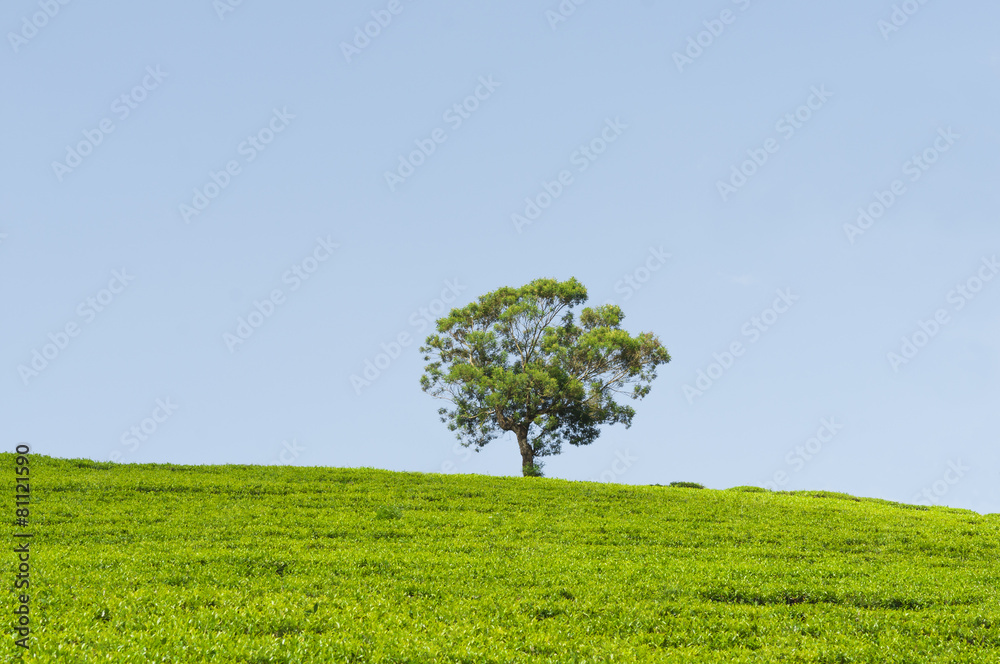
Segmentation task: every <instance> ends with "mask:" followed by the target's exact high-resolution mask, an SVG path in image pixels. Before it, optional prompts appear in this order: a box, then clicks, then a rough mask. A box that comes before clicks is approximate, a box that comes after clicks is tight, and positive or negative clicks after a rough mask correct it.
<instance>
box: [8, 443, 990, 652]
mask: <svg viewBox="0 0 1000 664" xmlns="http://www.w3.org/2000/svg"><path fill="white" fill-rule="evenodd" d="M0 456H2V458H3V464H4V466H3V467H5V468H8V469H11V468H13V463H14V461H13V455H11V454H4V455H0ZM31 463H32V466H31V482H32V484H31V495H32V502H33V504H32V508H31V509H32V513H31V525H30V526H29V527H28V528H27V530H28V531H29V532H33V533H34V535H35V536H34V538H33V540H32V541H31V584H32V586H31V601H30V604H31V610H32V614H31V619H32V626H33V633H32V635H31V641H30V644H31V648H30V650H28V651H27V652H26V653H25V654H24V656H23V661H25V662H60V663H61V664H72V663H76V662H88V663H93V662H115V663H116V664H121V663H125V662H142V663H144V664H145V663H147V662H220V663H222V662H224V663H225V664H234V663H237V662H252V663H263V662H284V663H291V662H365V663H369V662H370V663H375V662H385V663H390V662H391V663H393V664H396V663H401V662H435V663H437V662H468V663H473V662H475V663H480V662H497V663H504V664H507V663H510V662H581V663H582V662H678V663H680V662H684V663H691V662H824V663H833V662H913V663H914V664H916V663H920V664H924V663H926V662H984V663H985V662H1000V604H998V600H1000V591H998V588H1000V515H987V516H980V515H977V514H975V513H973V512H969V511H965V510H955V509H946V508H925V507H916V506H910V505H901V504H895V503H889V502H886V501H880V500H874V499H858V498H854V497H851V496H846V495H842V494H829V493H818V492H813V493H808V492H800V493H797V494H777V493H770V492H765V491H763V490H760V489H756V490H754V489H752V488H749V487H745V488H736V489H729V490H726V491H712V490H699V489H685V488H670V487H655V486H652V487H634V486H621V485H604V484H595V483H588V482H569V481H563V480H555V479H542V478H497V477H484V476H474V475H433V474H419V473H393V472H386V471H379V470H370V469H337V468H292V467H262V466H170V465H141V466H132V465H124V466H123V465H115V464H104V463H95V462H91V461H79V460H60V459H52V458H48V457H41V456H32V457H31ZM8 472H10V473H11V474H13V471H12V470H8ZM8 490H9V491H11V494H10V495H12V494H13V490H12V489H8ZM7 503H8V505H10V504H11V503H12V500H7ZM8 509H10V510H11V512H12V510H13V508H12V507H8ZM11 518H13V514H11ZM16 530H18V529H14V531H16ZM7 551H8V553H6V554H4V555H3V556H2V567H3V574H4V576H3V583H4V584H5V585H6V587H7V588H8V592H7V594H6V599H5V601H6V602H7V606H6V607H5V615H7V616H8V617H9V616H11V615H12V613H11V611H12V610H13V607H14V606H15V604H14V599H13V591H12V590H11V583H12V579H13V578H14V576H15V574H16V571H15V570H16V567H17V560H16V554H13V553H11V552H10V551H11V547H8V548H7ZM7 624H8V625H10V624H11V621H10V620H9V619H8V620H7ZM14 638H15V637H14V636H13V632H12V628H10V627H8V629H7V642H6V643H4V644H3V646H2V647H0V652H2V653H3V654H4V657H5V661H10V657H11V656H12V655H11V654H12V653H16V652H18V651H20V650H21V649H20V648H17V647H16V646H14V645H13V639H14Z"/></svg>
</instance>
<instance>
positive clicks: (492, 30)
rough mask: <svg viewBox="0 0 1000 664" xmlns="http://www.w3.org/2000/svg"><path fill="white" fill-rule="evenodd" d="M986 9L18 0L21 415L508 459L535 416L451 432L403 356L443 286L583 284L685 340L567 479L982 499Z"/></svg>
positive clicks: (4, 245) (270, 441)
mask: <svg viewBox="0 0 1000 664" xmlns="http://www.w3.org/2000/svg"><path fill="white" fill-rule="evenodd" d="M230 3H232V4H230ZM577 3H579V4H577ZM998 22H1000V5H997V4H996V3H995V2H986V1H985V0H979V1H969V2H961V3H946V2H941V1H939V2H923V3H920V2H917V1H916V0H907V1H906V2H896V3H893V2H892V1H890V0H878V1H872V0H865V1H862V0H847V1H845V2H839V3H816V2H791V1H785V2H761V1H759V0H738V1H731V0H714V1H712V2H664V1H662V0H641V1H640V0H630V1H627V2H601V1H599V0H589V1H587V2H581V0H576V2H574V0H564V1H563V2H562V3H561V4H560V3H559V2H558V1H557V0H548V1H539V2H512V3H501V2H495V3H445V2H435V1H433V0H416V1H414V0H373V1H366V2H354V3H321V2H315V1H312V0H303V1H301V2H293V3H265V2H261V1H260V0H246V1H243V2H239V3H237V2H236V1H235V0H219V1H217V2H212V0H198V1H192V0H185V1H181V2H171V3H136V2H123V1H121V0H109V1H107V2H100V3H93V2H91V3H88V2H69V3H68V4H62V0H12V1H11V2H7V3H5V4H4V6H3V8H2V9H0V28H2V32H3V34H4V44H3V46H2V47H0V51H2V56H0V77H2V78H0V80H2V82H3V85H2V90H3V103H2V105H0V120H2V122H0V127H2V129H0V132H2V134H0V136H2V139H0V155H2V158H0V182H2V185H0V209H2V214H0V234H2V235H0V301H2V320H3V324H2V326H0V353H2V358H0V359H2V362H0V368H2V375H0V408H2V410H0V432H2V439H3V441H5V442H4V443H3V445H4V446H5V447H6V448H8V449H11V450H12V449H13V447H14V446H15V445H16V444H17V443H19V442H28V443H30V444H31V445H32V449H33V451H35V452H37V453H41V454H48V455H53V456H58V457H85V458H91V459H97V460H108V459H109V458H110V459H117V460H120V461H122V462H128V463H132V462H136V463H141V462H169V463H186V464H222V463H232V464H276V463H290V464H297V465H307V466H373V467H378V468H386V469H391V470H407V471H421V472H441V471H442V470H444V471H446V472H459V473H486V474H495V475H516V474H519V473H520V457H519V455H518V452H517V447H516V442H515V440H514V438H513V436H512V435H507V436H505V437H503V438H500V439H498V440H496V441H494V442H493V443H491V444H490V446H489V447H487V448H486V449H485V450H484V451H483V452H482V453H479V454H472V453H471V452H470V451H468V450H465V449H463V448H461V447H459V448H458V449H457V450H456V449H455V445H456V443H457V441H456V440H455V438H454V435H453V434H452V433H451V432H449V431H448V430H447V429H446V427H445V425H444V424H442V423H441V422H440V421H439V420H438V416H437V409H438V408H439V407H440V406H441V405H442V403H441V402H439V401H436V400H435V399H433V398H431V397H430V396H428V395H426V394H425V393H423V392H422V391H421V390H420V387H419V378H420V375H421V373H422V369H423V365H424V362H423V358H422V356H421V355H420V353H419V352H418V350H417V347H418V345H419V343H420V341H422V340H423V338H424V337H426V335H427V334H428V333H429V332H430V325H429V323H428V322H427V321H428V318H430V319H433V318H435V314H440V313H442V312H443V311H444V308H445V307H450V306H461V305H464V304H466V303H468V302H470V301H472V300H474V299H475V298H477V297H478V296H479V295H482V294H484V293H486V292H489V291H491V290H494V289H496V288H498V287H501V286H520V285H523V284H525V283H527V282H529V281H531V280H533V279H535V278H539V277H552V278H558V279H568V278H569V277H576V278H577V279H579V280H580V281H581V282H582V283H583V284H584V285H585V286H586V287H587V288H588V290H589V294H590V296H591V301H592V302H593V303H596V304H600V303H603V302H607V301H613V302H615V303H616V304H619V305H620V306H622V308H623V309H624V311H625V314H626V320H625V321H624V323H623V325H624V327H625V328H626V329H628V330H630V331H631V332H633V333H635V332H641V331H652V332H654V333H656V334H657V335H659V337H660V339H661V340H662V341H663V343H664V344H665V345H666V347H667V348H668V350H669V351H670V354H671V355H672V358H673V359H672V361H671V362H670V363H669V364H668V365H666V366H664V367H661V371H660V376H659V378H658V379H657V380H656V381H655V383H654V384H653V389H652V391H651V393H650V394H649V396H648V397H646V399H644V400H642V401H640V402H629V403H630V404H631V405H633V406H634V407H635V408H636V410H637V414H636V417H635V420H634V424H633V426H632V427H631V428H630V429H628V430H626V429H624V427H621V426H620V425H619V426H615V427H609V428H606V429H605V430H604V433H603V434H602V436H601V438H600V439H599V440H598V441H597V442H596V443H594V444H593V445H591V446H589V447H582V448H569V449H567V450H566V451H565V452H564V453H563V454H562V455H560V456H558V457H551V458H549V459H547V463H546V474H547V475H549V476H550V477H559V478H565V479H571V480H588V479H592V480H603V481H614V482H621V483H628V484H653V483H659V484H666V483H668V482H670V481H675V480H684V481H696V482H701V483H703V484H705V485H707V486H709V487H711V488H727V487H731V486H736V485H745V484H751V485H758V486H765V485H767V486H770V487H771V488H781V489H826V490H834V491H844V492H848V493H852V494H857V495H864V496H875V497H880V498H886V499H890V500H896V501H902V502H908V503H913V502H924V503H925V504H929V503H932V502H933V503H934V504H941V505H949V506H953V507H964V508H969V509H974V510H977V511H979V512H984V513H985V512H998V511H1000V489H998V487H1000V446H998V445H997V442H998V435H1000V434H998V412H1000V409H998V408H997V402H998V397H1000V381H998V369H1000V341H998V339H1000V306H998V305H1000V278H997V271H998V269H1000V266H998V265H997V263H996V261H997V258H998V257H1000V232H998V226H997V222H998V217H997V210H998V203H1000V187H998V186H997V182H998V175H1000V167H998V159H997V155H998V154H1000V133H998V128H1000V113H998V111H1000V94H998V90H1000V88H998V83H1000V78H998V76H1000V42H998V41H997V39H996V26H997V25H998V24H1000V23H998ZM366 33H367V34H366ZM536 206H537V207H536ZM514 215H517V216H514ZM400 335H403V336H402V339H403V341H404V342H408V343H404V344H399V346H398V348H397V347H396V346H394V345H393V344H394V343H398V341H397V340H398V339H400ZM734 344H736V345H735V346H734ZM733 350H735V351H736V352H735V354H734V353H733V352H732V351H733ZM382 353H385V355H384V356H383V357H379V355H380V354H382ZM368 362H371V363H373V366H374V365H375V364H376V363H377V364H378V365H379V366H381V367H382V368H380V369H375V368H369V369H368V377H369V378H372V380H369V381H368V384H361V383H360V380H364V379H365V373H364V372H365V370H366V367H368V365H367V364H366V363H368ZM376 372H377V375H376ZM352 376H357V377H358V378H359V379H360V380H354V381H352Z"/></svg>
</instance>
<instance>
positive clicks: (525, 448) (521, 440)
mask: <svg viewBox="0 0 1000 664" xmlns="http://www.w3.org/2000/svg"><path fill="white" fill-rule="evenodd" d="M514 433H515V434H517V447H518V448H519V449H520V450H521V473H522V474H523V475H524V477H527V476H528V469H529V468H530V467H531V466H533V465H534V464H535V451H534V450H533V449H531V445H529V444H528V427H516V428H515V429H514Z"/></svg>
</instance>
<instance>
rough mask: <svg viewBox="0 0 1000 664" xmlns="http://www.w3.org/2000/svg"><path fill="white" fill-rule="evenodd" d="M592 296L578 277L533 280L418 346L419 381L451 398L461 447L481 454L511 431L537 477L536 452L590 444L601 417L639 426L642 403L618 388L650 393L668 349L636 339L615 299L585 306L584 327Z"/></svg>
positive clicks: (452, 317) (486, 298)
mask: <svg viewBox="0 0 1000 664" xmlns="http://www.w3.org/2000/svg"><path fill="white" fill-rule="evenodd" d="M586 300H587V289H586V288H584V287H583V285H582V284H580V282H578V281H577V280H576V279H575V278H571V279H570V280H569V281H564V282H559V281H556V280H555V279H536V280H535V281H532V282H531V283H529V284H527V285H526V286H522V287H521V288H516V289H515V288H509V287H504V288H500V289H499V290H496V291H494V292H492V293H487V294H486V295H483V296H481V297H480V298H479V300H478V302H473V303H471V304H469V305H468V306H466V307H464V308H461V309H452V310H451V312H450V313H449V314H448V316H446V317H444V318H441V319H439V320H438V321H437V331H438V334H432V335H430V336H428V337H427V339H426V341H425V345H424V346H421V348H420V352H422V353H426V355H425V356H424V360H426V361H431V360H433V361H431V362H430V364H428V365H427V366H426V367H425V369H424V370H425V372H426V373H425V374H424V375H423V376H421V378H420V385H421V387H422V388H423V390H424V391H425V392H427V393H429V394H431V395H432V396H434V397H436V398H439V399H445V400H447V401H450V402H451V403H452V404H453V408H452V409H451V410H449V409H448V408H441V409H439V410H438V414H439V415H440V416H441V421H442V422H448V428H449V429H450V430H451V431H457V432H458V433H457V434H456V436H457V438H458V439H459V440H461V441H462V444H463V445H465V446H466V447H468V446H470V445H474V446H475V449H476V451H477V452H478V451H479V450H480V449H481V448H482V447H484V446H485V445H486V444H487V443H489V442H490V441H491V440H493V439H494V438H496V437H498V436H499V435H501V432H507V431H511V432H513V433H514V434H515V435H516V436H517V445H518V449H519V450H520V452H521V467H522V472H523V474H524V475H525V476H527V475H537V474H540V472H539V466H538V465H537V464H536V463H535V459H536V457H543V456H549V455H553V454H558V453H559V452H560V450H561V447H562V444H563V443H569V444H571V445H589V444H590V443H592V442H594V441H595V440H596V439H597V437H598V436H599V435H600V431H599V430H598V425H601V424H615V423H618V422H621V423H624V424H625V428H626V429H627V428H629V427H630V426H631V425H632V417H633V416H634V415H635V410H633V409H632V408H631V407H630V406H622V405H619V404H618V403H616V402H615V400H614V398H615V396H616V395H619V394H621V395H628V396H631V397H632V399H641V398H642V397H644V396H646V395H647V394H648V393H649V390H650V385H649V383H650V382H651V381H652V380H653V379H655V378H656V367H657V366H659V365H660V364H665V363H667V362H669V361H670V355H669V354H668V353H667V349H666V348H664V347H663V346H662V345H661V344H660V341H659V339H657V338H656V337H655V336H654V335H653V334H652V333H649V332H644V333H641V334H638V335H637V336H635V337H632V336H630V335H629V333H628V332H626V331H625V330H623V329H621V327H620V324H621V321H622V319H623V318H624V314H623V313H622V311H621V308H619V307H618V306H616V305H603V306H599V307H594V308H589V307H588V308H585V309H583V310H582V311H581V312H580V324H579V325H577V324H576V323H575V322H574V319H573V312H572V311H571V309H572V308H573V307H574V306H576V305H579V304H582V303H584V302H586ZM560 314H562V316H561V318H559V316H560ZM557 318H558V322H557ZM628 386H632V389H631V390H627V389H625V388H626V387H628Z"/></svg>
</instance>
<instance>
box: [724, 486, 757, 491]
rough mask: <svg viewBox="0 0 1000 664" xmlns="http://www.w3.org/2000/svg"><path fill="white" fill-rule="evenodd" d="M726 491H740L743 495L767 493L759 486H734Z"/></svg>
mask: <svg viewBox="0 0 1000 664" xmlns="http://www.w3.org/2000/svg"><path fill="white" fill-rule="evenodd" d="M726 491H742V492H743V493H767V489H765V488H764V487H760V486H734V487H731V488H729V489H726Z"/></svg>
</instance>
